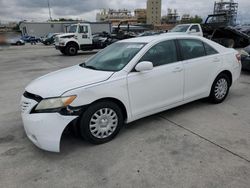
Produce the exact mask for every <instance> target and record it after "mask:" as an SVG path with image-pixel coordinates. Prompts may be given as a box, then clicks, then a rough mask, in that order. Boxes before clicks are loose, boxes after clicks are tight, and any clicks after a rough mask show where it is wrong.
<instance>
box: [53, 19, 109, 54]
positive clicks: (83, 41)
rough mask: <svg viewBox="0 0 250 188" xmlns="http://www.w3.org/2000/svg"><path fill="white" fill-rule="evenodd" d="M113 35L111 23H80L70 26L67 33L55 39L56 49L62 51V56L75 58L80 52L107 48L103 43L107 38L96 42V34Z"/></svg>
mask: <svg viewBox="0 0 250 188" xmlns="http://www.w3.org/2000/svg"><path fill="white" fill-rule="evenodd" d="M100 32H104V33H111V25H110V23H94V24H91V23H78V24H73V25H70V26H69V27H68V29H67V33H64V34H61V35H58V36H56V37H55V48H56V49H57V50H60V51H61V53H62V54H64V55H69V56H73V55H76V54H77V53H78V50H83V51H84V50H93V49H100V48H103V47H105V46H103V45H104V43H102V41H101V42H100V40H106V38H103V39H102V38H98V40H94V34H96V33H100Z"/></svg>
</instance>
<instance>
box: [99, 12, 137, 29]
mask: <svg viewBox="0 0 250 188" xmlns="http://www.w3.org/2000/svg"><path fill="white" fill-rule="evenodd" d="M96 21H97V22H103V21H108V22H111V23H112V25H119V24H120V23H121V22H127V23H129V24H136V23H137V18H136V17H135V16H133V15H132V13H131V11H129V10H127V9H118V10H115V9H109V10H106V9H103V10H101V12H100V13H97V14H96Z"/></svg>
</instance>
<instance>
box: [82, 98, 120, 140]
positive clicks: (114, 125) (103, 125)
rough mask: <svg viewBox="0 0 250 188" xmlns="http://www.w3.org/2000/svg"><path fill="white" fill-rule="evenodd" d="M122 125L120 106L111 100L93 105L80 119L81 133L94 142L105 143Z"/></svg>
mask: <svg viewBox="0 0 250 188" xmlns="http://www.w3.org/2000/svg"><path fill="white" fill-rule="evenodd" d="M122 125H123V115H122V111H121V109H120V107H119V106H118V105H117V104H115V103H113V102H109V101H107V102H105V101H104V102H99V103H95V104H93V105H91V106H90V107H89V108H88V109H87V110H86V112H85V113H84V114H83V116H82V117H81V120H80V130H81V135H82V137H83V138H84V139H86V140H87V141H89V142H90V143H92V144H103V143H105V142H108V141H110V140H112V139H113V138H114V137H115V136H116V135H117V134H118V133H119V131H120V129H121V127H122Z"/></svg>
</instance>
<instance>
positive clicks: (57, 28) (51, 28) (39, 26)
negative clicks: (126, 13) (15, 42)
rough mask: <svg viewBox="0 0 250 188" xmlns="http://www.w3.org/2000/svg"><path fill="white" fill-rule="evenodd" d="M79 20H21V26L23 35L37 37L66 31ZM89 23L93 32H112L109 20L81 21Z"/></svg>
mask: <svg viewBox="0 0 250 188" xmlns="http://www.w3.org/2000/svg"><path fill="white" fill-rule="evenodd" d="M77 23H79V21H67V22H27V21H24V22H21V23H20V24H19V28H20V30H21V32H22V35H31V36H36V37H42V36H45V35H47V34H48V33H65V32H67V28H68V27H69V26H70V25H72V24H77ZM81 23H89V24H90V25H91V30H92V33H93V34H94V33H100V32H102V31H105V32H108V33H110V32H111V30H112V26H111V24H110V23H107V22H81Z"/></svg>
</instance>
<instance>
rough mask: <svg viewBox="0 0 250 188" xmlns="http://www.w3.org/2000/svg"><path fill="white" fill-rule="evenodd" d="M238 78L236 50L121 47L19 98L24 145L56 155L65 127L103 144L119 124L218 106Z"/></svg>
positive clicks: (154, 39) (194, 44)
mask: <svg viewBox="0 0 250 188" xmlns="http://www.w3.org/2000/svg"><path fill="white" fill-rule="evenodd" d="M240 72H241V63H240V56H239V53H238V52H237V51H235V50H234V49H229V48H225V47H223V46H221V45H219V44H217V43H215V42H213V41H210V40H208V39H205V38H203V37H198V36H192V35H180V34H169V35H159V36H150V37H138V38H132V39H127V40H121V41H118V42H116V43H114V44H112V45H110V46H108V47H106V48H105V49H103V50H102V51H100V52H99V53H97V54H96V55H95V56H94V57H92V58H90V59H89V60H87V61H86V62H84V63H82V64H79V65H75V66H73V67H69V68H66V69H62V70H60V71H56V72H53V73H50V74H48V75H45V76H43V77H41V78H39V79H37V80H35V81H33V82H32V83H31V84H29V85H28V86H27V87H26V89H25V92H24V94H23V96H22V99H21V110H22V120H23V124H24V128H25V131H26V134H27V136H28V138H29V139H30V140H31V141H32V142H33V143H34V144H35V145H36V146H38V147H39V148H42V149H44V150H48V151H53V152H59V151H60V140H61V136H62V133H63V131H64V130H65V129H66V128H67V127H68V126H76V127H77V129H79V133H80V134H81V136H82V137H83V138H85V139H86V140H87V141H89V142H90V143H93V144H102V143H105V142H108V141H110V140H112V139H113V138H114V137H115V136H116V135H117V134H118V132H119V131H120V129H121V128H122V126H123V124H124V123H130V122H132V121H135V120H137V119H140V118H143V117H146V116H149V115H152V114H155V113H158V112H161V111H164V110H167V109H170V108H173V107H176V106H180V105H183V104H185V103H189V102H191V101H194V100H198V99H201V98H207V97H208V98H209V100H210V101H211V102H212V103H221V102H223V101H224V100H225V99H226V97H227V95H228V92H229V89H230V87H231V85H232V84H233V83H235V81H236V80H237V79H238V78H239V76H240Z"/></svg>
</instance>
